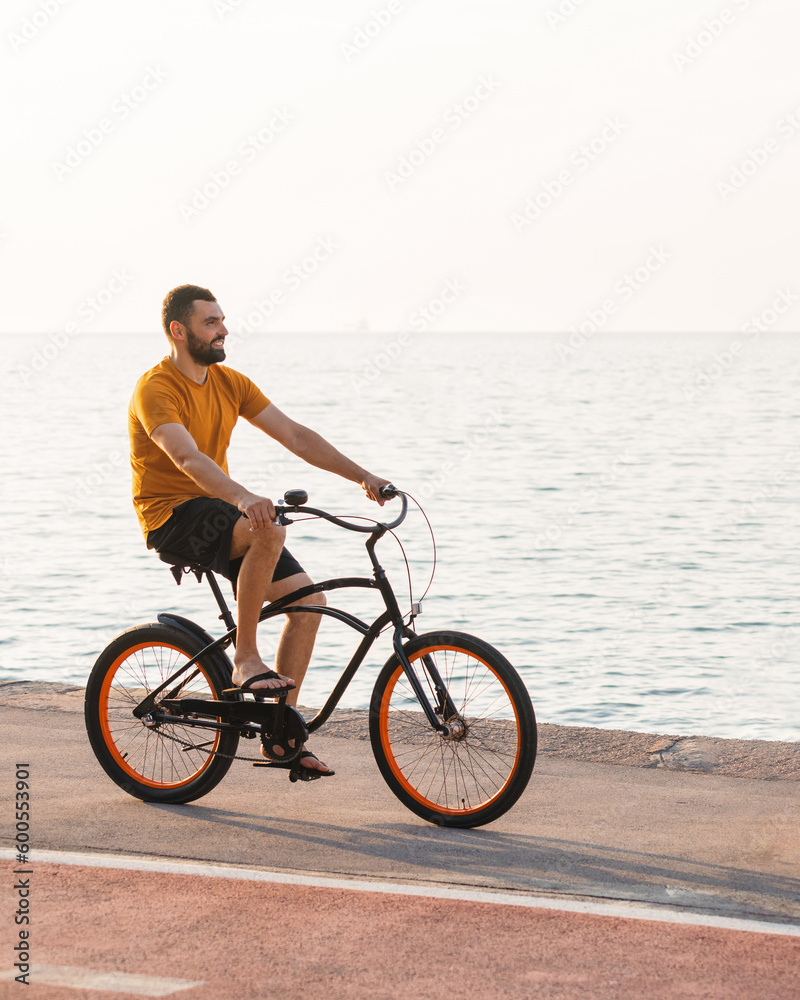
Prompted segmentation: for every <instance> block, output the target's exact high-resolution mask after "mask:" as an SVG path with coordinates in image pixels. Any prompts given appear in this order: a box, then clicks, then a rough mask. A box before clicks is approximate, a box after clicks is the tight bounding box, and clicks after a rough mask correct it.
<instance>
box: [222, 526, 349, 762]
mask: <svg viewBox="0 0 800 1000" xmlns="http://www.w3.org/2000/svg"><path fill="white" fill-rule="evenodd" d="M273 529H274V531H273ZM268 533H269V534H268ZM285 534H286V529H285V528H283V527H281V526H280V525H270V526H269V527H265V528H259V529H258V531H251V530H250V527H249V524H248V521H247V518H244V517H242V518H240V519H239V521H237V522H236V525H235V526H234V530H233V538H232V540H231V559H238V558H239V557H240V556H242V565H241V567H240V569H239V578H238V580H237V584H236V594H237V606H238V625H237V630H236V636H237V638H236V652H235V654H234V669H233V678H232V679H233V683H234V684H243V683H244V682H245V681H246V680H247V679H248V678H250V677H253V676H255V675H256V674H260V673H263V672H264V671H266V670H268V669H269V667H268V666H267V665H266V664H265V663H264V661H263V660H262V658H261V655H260V654H259V652H258V646H257V640H256V633H257V629H258V619H259V615H260V614H261V608H262V607H263V605H264V602H265V601H276V600H278V598H280V597H283V596H284V595H286V594H291V593H292V592H293V591H295V590H299V589H300V588H301V587H305V586H309V585H310V584H311V582H312V581H311V578H310V577H309V576H308V575H307V574H306V573H297V574H295V575H294V576H290V577H286V578H285V579H283V580H279V581H278V582H277V583H273V582H272V576H273V574H274V572H275V566H276V564H277V561H278V558H279V557H280V554H281V550H282V548H283V542H284V537H285ZM297 603H298V604H316V605H323V604H325V603H326V600H325V595H324V594H310V595H309V596H308V597H305V598H302V599H301V600H300V601H298V602H297ZM320 617H321V616H320V615H319V614H317V613H315V612H303V611H300V612H295V613H294V614H287V615H286V624H285V625H284V627H283V632H282V633H281V637H280V640H279V642H278V648H277V651H276V653H275V670H276V671H277V672H278V673H279V674H280V679H273V680H269V681H259V682H258V683H257V684H256V685H255V687H254V689H253V690H269V689H270V688H275V687H280V686H282V684H283V683H284V682H285V681H287V680H293V681H294V682H295V685H296V686H295V689H294V690H293V691H291V692H290V693H289V694H288V695H287V698H286V701H287V704H289V705H296V704H297V696H298V692H299V689H300V685H301V683H302V681H303V678H304V677H305V675H306V671H307V669H308V664H309V662H310V660H311V653H312V652H313V649H314V640H315V638H316V635H317V630H318V628H319V624H320ZM304 749H305V748H304ZM301 766H302V767H307V768H309V769H310V770H316V771H327V770H329V768H328V766H327V765H326V764H324V763H323V762H322V761H320V760H318V759H317V758H314V757H307V758H305V759H304V760H303V762H302V765H301Z"/></svg>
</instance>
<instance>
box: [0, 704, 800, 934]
mask: <svg viewBox="0 0 800 1000" xmlns="http://www.w3.org/2000/svg"><path fill="white" fill-rule="evenodd" d="M81 697H82V695H81V692H80V691H78V690H69V689H66V688H65V687H64V686H63V685H38V684H37V685H0V712H1V713H2V719H3V740H2V741H0V768H2V770H3V771H4V772H5V773H6V775H7V776H8V781H9V782H10V781H11V775H12V772H13V768H14V765H15V764H16V763H17V762H20V761H22V760H24V761H25V762H26V763H30V766H31V779H30V780H31V793H32V800H33V811H32V822H31V843H32V847H33V850H34V851H35V850H36V849H47V850H60V851H95V852H96V851H101V852H112V853H121V854H140V855H147V856H158V857H164V858H175V859H196V860H206V861H214V862H219V863H223V864H234V865H246V866H251V867H257V868H258V867H260V868H265V869H269V870H273V871H285V872H299V873H307V874H315V873H316V874H321V875H338V876H344V877H351V878H369V879H379V880H384V881H391V880H399V881H402V882H411V883H420V884H431V885H437V886H442V885H444V886H456V887H458V886H468V887H473V888H477V889H495V890H496V889H502V890H508V891H512V892H520V891H522V892H527V893H546V894H548V895H558V896H564V897H567V898H569V897H575V898H584V899H585V898H593V899H599V900H626V901H630V902H632V903H634V902H638V903H646V904H648V905H653V904H656V905H661V906H666V907H669V908H673V909H687V910H691V911H695V912H701V913H713V914H718V915H723V916H734V917H746V918H755V919H759V920H766V921H776V922H788V923H796V924H797V923H800V879H799V876H800V843H798V841H799V840H800V838H798V836H797V830H798V829H800V783H799V782H798V781H797V780H791V779H792V778H794V779H797V778H798V777H800V768H798V766H797V764H796V763H795V762H796V761H797V760H798V758H797V757H796V756H794V755H795V754H796V752H797V749H798V748H797V747H796V746H795V745H794V744H771V743H763V744H748V746H749V748H750V750H749V752H748V753H743V752H741V751H740V752H739V753H738V756H737V753H736V749H737V748H736V747H735V746H734V747H733V749H730V748H728V749H727V750H726V748H725V747H724V746H722V744H728V743H734V742H735V741H711V742H712V743H714V744H715V745H716V746H717V751H716V752H714V753H711V752H709V753H708V754H707V757H709V760H710V759H711V758H714V760H711V763H709V764H708V765H707V766H704V765H703V764H702V761H701V762H700V764H698V757H697V755H698V753H700V756H701V757H702V752H701V751H698V750H697V746H696V745H695V746H694V747H693V748H690V752H689V754H688V758H689V763H688V764H687V765H686V766H691V767H694V768H695V770H692V771H684V770H671V769H669V768H668V767H667V766H664V765H663V756H664V755H665V754H666V755H667V756H668V755H669V748H670V747H673V748H674V747H675V746H676V741H674V740H672V742H671V741H670V740H669V739H667V740H665V739H664V738H662V737H655V736H651V735H646V734H628V735H629V736H630V739H627V740H626V738H625V737H626V734H610V735H609V734H604V733H603V732H602V731H600V730H586V731H579V730H575V731H569V735H570V739H569V740H567V741H566V743H567V752H569V748H570V747H572V748H573V750H572V752H573V753H574V755H575V756H580V755H581V753H583V754H584V756H586V755H588V756H589V757H591V758H593V759H594V758H597V757H599V758H601V759H622V760H624V761H626V762H627V763H626V764H604V763H597V762H593V761H592V760H590V761H586V760H579V759H572V758H570V757H569V756H567V752H565V750H564V743H565V740H564V736H565V732H567V731H565V730H564V729H563V728H561V727H542V736H543V738H542V752H541V753H540V756H539V759H538V761H537V765H536V769H535V771H534V775H533V778H532V780H531V782H530V785H529V787H528V789H527V791H526V793H525V794H524V795H523V797H522V799H521V800H520V801H519V802H518V803H517V805H516V806H515V807H514V808H513V809H512V810H511V811H510V812H509V813H507V814H506V815H505V816H503V817H501V818H500V819H499V820H497V821H496V822H495V823H493V824H490V825H488V826H486V827H482V828H479V829H477V830H450V829H440V828H437V827H433V826H430V825H428V824H426V823H425V822H423V821H422V820H420V819H418V818H417V817H415V816H414V815H413V814H412V813H410V812H408V810H406V809H405V808H404V807H403V806H402V804H401V803H400V802H399V801H398V800H397V799H396V798H395V797H394V796H393V795H392V794H391V792H390V791H389V790H388V788H387V787H386V786H385V785H384V783H383V780H382V779H381V777H380V774H379V773H378V770H377V767H376V766H375V763H374V760H373V758H372V753H371V750H370V746H369V743H368V741H366V740H364V739H361V738H358V737H359V735H363V717H360V718H361V723H360V726H361V728H360V729H359V714H358V713H343V716H342V718H341V723H340V725H339V726H338V730H337V726H335V725H334V726H331V731H332V732H337V731H338V732H340V733H341V735H340V736H330V735H329V736H325V735H322V734H320V735H317V736H315V737H314V741H313V747H314V749H315V751H317V752H319V753H320V754H321V755H322V756H323V757H324V759H326V760H327V761H328V763H330V764H331V766H333V767H335V768H336V770H337V776H336V777H335V778H333V779H330V780H322V781H316V782H313V783H309V784H306V783H297V784H290V782H289V781H288V779H287V777H286V775H284V774H282V773H281V772H270V771H267V770H266V769H264V768H252V767H251V766H250V765H248V764H245V763H241V762H235V763H234V765H233V767H232V769H231V771H230V772H229V773H228V775H227V776H226V778H225V779H224V780H223V782H222V783H221V784H220V785H219V786H218V787H217V788H216V789H214V790H213V791H212V792H211V793H209V794H208V795H207V796H205V797H204V798H202V799H200V800H198V801H197V802H194V803H191V804H189V805H186V806H158V805H152V804H146V803H143V802H140V801H138V800H136V799H133V798H131V797H129V796H128V795H126V794H125V793H124V792H123V791H122V790H121V789H119V788H117V786H116V785H114V784H113V783H112V782H111V781H110V780H109V779H108V778H107V777H106V775H105V773H104V772H103V771H102V770H101V768H100V766H99V764H98V763H97V761H96V760H95V758H94V756H93V754H92V751H91V749H90V747H89V745H88V742H87V740H86V735H85V731H84V726H83V718H82V714H81ZM31 706H34V707H31ZM323 732H324V731H323ZM581 734H583V735H582V736H581ZM604 741H605V743H606V744H607V747H606V751H605V753H604V752H603V743H604ZM678 742H679V741H678ZM700 742H701V743H702V741H700ZM659 746H663V747H664V748H663V749H661V750H659V749H655V750H652V749H649V748H653V747H656V748H657V747H659ZM243 747H244V749H249V747H248V745H247V744H244V745H243ZM581 747H583V750H581ZM776 748H777V749H776ZM726 754H727V756H726ZM659 755H660V756H659ZM678 756H679V755H678ZM759 758H761V760H760V761H759ZM725 759H729V760H733V763H732V764H731V765H730V768H731V769H732V771H733V773H737V774H738V773H748V774H751V775H752V774H759V773H762V774H764V775H765V776H767V777H771V780H764V779H763V778H755V777H731V776H728V774H725V773H722V774H720V773H714V768H716V767H718V766H719V763H720V760H722V761H723V763H724V760H725ZM659 760H661V761H662V763H661V766H658V765H659ZM630 761H640V763H641V764H642V765H643V766H630ZM743 761H744V763H743ZM673 764H674V766H680V765H679V763H678V764H676V763H675V761H673ZM724 769H725V768H724V767H723V770H724ZM703 770H705V771H711V772H712V773H702V771H703ZM776 774H780V775H781V777H780V778H776V777H775V775H776ZM9 819H10V817H9ZM10 829H11V826H10V824H9V823H6V824H4V825H3V827H2V830H3V835H2V837H0V846H3V847H10V846H11V836H10V833H9V831H10Z"/></svg>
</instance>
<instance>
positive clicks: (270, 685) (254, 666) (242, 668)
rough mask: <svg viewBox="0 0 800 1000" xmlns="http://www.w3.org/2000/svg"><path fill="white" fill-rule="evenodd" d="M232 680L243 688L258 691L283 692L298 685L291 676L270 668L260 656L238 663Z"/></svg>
mask: <svg viewBox="0 0 800 1000" xmlns="http://www.w3.org/2000/svg"><path fill="white" fill-rule="evenodd" d="M231 680H232V681H233V683H234V684H235V685H236V686H237V687H240V688H242V690H247V691H252V692H254V693H255V692H257V691H262V692H264V693H265V694H266V693H267V692H275V693H278V694H280V693H282V692H284V691H291V690H292V689H293V688H294V687H296V685H295V682H294V681H293V680H292V678H291V677H286V676H284V675H283V674H278V673H276V672H275V671H274V670H269V669H268V668H267V665H266V664H265V663H264V662H263V660H261V659H260V658H259V657H253V658H250V659H247V660H244V661H243V662H242V663H241V664H239V663H236V664H234V667H233V675H232V676H231Z"/></svg>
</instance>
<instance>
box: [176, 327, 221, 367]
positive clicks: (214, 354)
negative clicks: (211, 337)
mask: <svg viewBox="0 0 800 1000" xmlns="http://www.w3.org/2000/svg"><path fill="white" fill-rule="evenodd" d="M186 346H187V347H188V348H189V357H190V358H191V359H192V361H194V362H196V363H197V364H198V365H205V366H206V367H208V366H209V365H215V364H216V363H217V362H218V361H224V360H225V348H224V347H212V346H211V344H204V343H203V341H202V340H201V339H200V338H199V337H198V336H197V335H196V334H194V333H192V331H191V330H187V331H186Z"/></svg>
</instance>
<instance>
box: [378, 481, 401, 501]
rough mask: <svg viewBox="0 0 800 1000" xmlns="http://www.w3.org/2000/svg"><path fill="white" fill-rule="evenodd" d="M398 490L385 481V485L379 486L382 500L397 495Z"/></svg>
mask: <svg viewBox="0 0 800 1000" xmlns="http://www.w3.org/2000/svg"><path fill="white" fill-rule="evenodd" d="M399 492H400V491H399V490H398V489H397V487H396V486H395V485H394V484H393V483H387V484H386V486H381V488H380V494H381V496H382V497H383V499H384V500H391V499H393V498H394V497H396V496H397V494H398V493H399Z"/></svg>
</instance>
